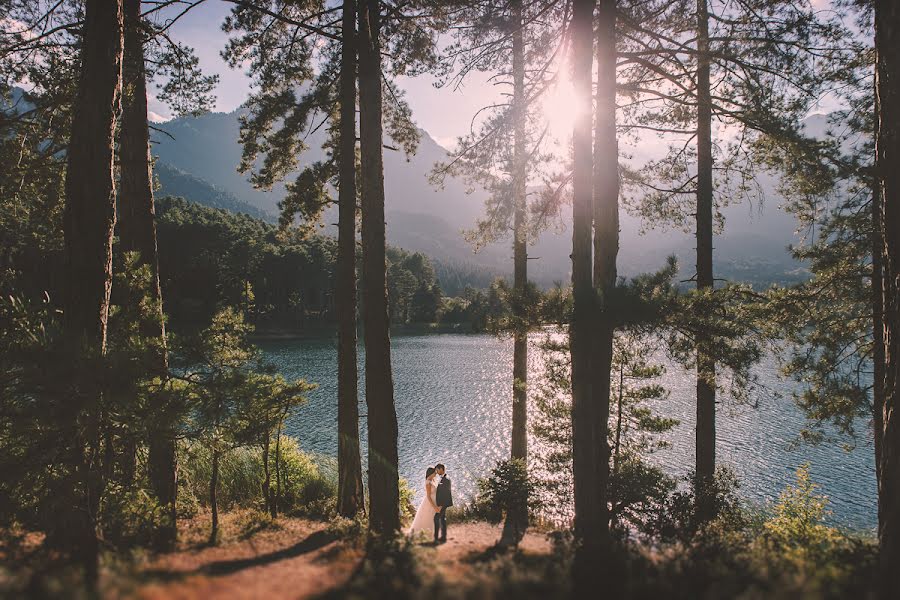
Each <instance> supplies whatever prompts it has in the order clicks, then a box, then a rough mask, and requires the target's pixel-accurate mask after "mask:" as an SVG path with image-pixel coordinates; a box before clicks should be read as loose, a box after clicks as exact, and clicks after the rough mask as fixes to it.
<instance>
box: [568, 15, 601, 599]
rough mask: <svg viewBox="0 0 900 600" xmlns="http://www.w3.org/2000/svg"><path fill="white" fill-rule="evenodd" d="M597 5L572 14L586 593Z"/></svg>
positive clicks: (572, 332) (592, 512)
mask: <svg viewBox="0 0 900 600" xmlns="http://www.w3.org/2000/svg"><path fill="white" fill-rule="evenodd" d="M594 4H595V3H594V0H575V1H574V4H573V12H572V73H573V75H572V78H573V84H574V87H575V97H576V99H577V101H578V111H577V118H576V122H575V126H574V130H573V133H572V147H573V148H572V149H573V160H574V171H573V179H572V301H573V307H572V319H571V321H570V322H569V351H570V353H571V357H572V373H571V377H572V461H573V465H572V466H573V487H574V501H575V518H574V529H575V542H576V544H577V546H576V548H577V550H576V555H575V566H574V568H575V584H576V586H577V587H576V589H581V590H582V591H586V590H587V589H589V587H590V581H591V580H592V579H593V566H594V565H593V562H594V560H593V559H594V558H595V557H596V548H597V543H598V541H599V539H600V535H601V531H602V529H603V524H602V523H603V521H602V518H601V515H600V511H599V510H598V505H599V500H600V498H598V497H597V496H596V491H597V488H598V482H597V468H596V462H597V460H596V452H595V450H596V441H595V439H594V436H595V421H596V415H597V412H598V411H597V407H596V406H595V405H594V404H593V393H592V392H593V378H592V374H591V369H592V365H591V362H592V360H591V358H592V357H591V354H592V347H591V346H592V334H593V333H594V332H593V327H592V325H593V320H594V311H595V296H594V288H593V284H592V265H591V255H592V242H591V227H592V224H593V212H594V211H593V192H592V170H593V167H592V165H593V156H592V150H591V132H592V128H591V102H590V98H591V79H592V77H591V66H592V63H593V51H592V50H593V15H594Z"/></svg>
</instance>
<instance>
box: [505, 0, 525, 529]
mask: <svg viewBox="0 0 900 600" xmlns="http://www.w3.org/2000/svg"><path fill="white" fill-rule="evenodd" d="M512 26H513V28H514V29H513V32H512V67H513V106H514V110H515V113H514V116H513V120H514V126H513V127H514V133H513V135H514V141H513V174H512V176H513V202H514V204H515V205H514V207H513V291H514V292H515V295H516V302H515V304H514V307H515V310H516V313H517V314H516V315H515V316H516V319H515V320H516V328H515V331H514V332H513V389H512V396H513V403H512V443H511V452H510V456H511V458H513V459H520V460H522V461H524V462H525V463H526V464H527V462H528V327H527V323H526V314H525V313H526V310H525V289H526V286H527V285H528V245H527V241H528V240H527V231H526V227H527V223H526V209H527V187H526V184H527V172H528V171H527V169H528V148H527V147H526V139H525V127H526V123H525V120H526V118H527V114H526V105H525V103H526V99H525V94H526V90H525V43H524V39H523V38H524V32H523V27H524V25H523V23H522V2H521V0H514V2H513V3H512ZM527 528H528V504H527V503H522V504H521V505H520V506H514V507H511V508H510V510H509V511H507V514H506V520H505V522H504V524H503V533H502V535H501V538H500V544H501V546H517V545H518V544H519V542H520V541H522V538H523V537H524V536H525V530H526V529H527Z"/></svg>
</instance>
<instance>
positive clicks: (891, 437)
mask: <svg viewBox="0 0 900 600" xmlns="http://www.w3.org/2000/svg"><path fill="white" fill-rule="evenodd" d="M875 52H876V62H875V92H876V98H877V106H878V113H877V115H876V129H875V156H876V163H875V164H876V171H877V173H878V178H879V187H880V188H881V223H882V233H883V236H884V244H883V247H882V262H881V268H882V272H883V278H882V281H883V285H884V351H885V352H884V360H885V362H884V365H885V372H884V407H883V415H884V416H883V418H884V422H883V427H884V429H883V431H884V433H883V437H882V440H881V471H880V474H881V477H880V480H879V488H878V492H879V493H878V506H879V517H880V523H879V529H878V539H879V542H880V545H881V595H882V597H884V598H888V597H891V596H892V595H894V594H895V593H896V591H897V590H898V589H900V569H898V568H897V567H898V565H900V416H898V414H897V410H896V409H897V406H898V403H900V4H898V3H897V2H893V1H891V0H877V1H876V2H875Z"/></svg>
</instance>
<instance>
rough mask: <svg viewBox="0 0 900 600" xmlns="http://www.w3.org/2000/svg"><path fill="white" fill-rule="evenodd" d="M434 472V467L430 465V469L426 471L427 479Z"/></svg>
mask: <svg viewBox="0 0 900 600" xmlns="http://www.w3.org/2000/svg"><path fill="white" fill-rule="evenodd" d="M433 474H434V467H428V469H427V470H426V471H425V479H428V478H429V477H431V476H432V475H433Z"/></svg>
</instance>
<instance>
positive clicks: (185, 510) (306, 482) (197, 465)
mask: <svg viewBox="0 0 900 600" xmlns="http://www.w3.org/2000/svg"><path fill="white" fill-rule="evenodd" d="M269 470H270V474H271V481H272V483H271V486H272V490H273V492H275V491H276V490H277V489H278V488H279V487H280V494H279V499H278V507H279V510H280V511H281V512H283V513H285V514H288V515H292V516H310V517H317V518H325V517H328V516H330V515H331V513H332V512H333V508H334V503H335V497H336V495H337V483H336V478H335V476H334V471H332V470H331V469H329V468H328V466H327V461H323V460H322V459H321V457H316V456H314V455H312V454H308V453H306V452H303V451H302V450H301V449H300V446H299V444H298V443H297V441H296V440H295V439H293V438H291V437H289V436H285V437H283V438H282V440H281V457H280V468H279V471H280V480H281V481H280V486H279V484H278V483H277V479H278V476H277V475H276V470H275V457H274V455H273V456H270V457H269ZM211 476H212V451H211V449H210V448H208V447H206V446H204V445H203V444H201V443H199V442H186V443H183V444H181V445H180V447H179V456H178V480H179V481H178V506H179V512H180V513H181V514H182V516H190V515H192V514H194V513H196V512H197V510H199V509H200V508H206V507H208V506H209V481H210V478H211ZM263 481H264V469H263V457H262V450H261V449H259V448H253V447H244V448H236V449H234V450H231V451H228V452H225V453H223V454H221V455H220V457H219V485H218V502H219V506H220V508H221V509H225V510H227V509H229V508H237V507H241V508H247V507H257V508H260V509H264V506H263V504H264V502H263V492H262V488H263Z"/></svg>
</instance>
